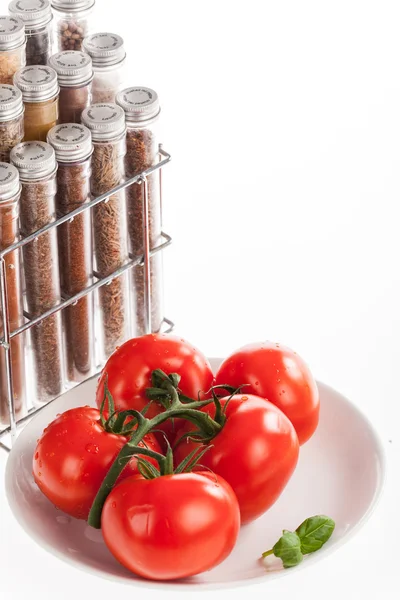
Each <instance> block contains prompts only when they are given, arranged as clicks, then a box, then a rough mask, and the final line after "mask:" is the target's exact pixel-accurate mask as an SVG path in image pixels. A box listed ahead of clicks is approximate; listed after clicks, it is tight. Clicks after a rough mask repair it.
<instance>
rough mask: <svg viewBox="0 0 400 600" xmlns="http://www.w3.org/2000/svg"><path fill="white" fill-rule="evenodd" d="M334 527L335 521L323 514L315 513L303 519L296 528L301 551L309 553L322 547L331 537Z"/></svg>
mask: <svg viewBox="0 0 400 600" xmlns="http://www.w3.org/2000/svg"><path fill="white" fill-rule="evenodd" d="M334 529H335V521H333V519H330V518H329V517H326V516H325V515H316V516H315V517H310V518H309V519H306V520H305V521H303V523H302V524H301V525H300V526H299V527H298V528H297V529H296V533H297V535H298V537H299V538H300V542H301V551H302V553H303V554H310V553H311V552H316V551H317V550H319V549H320V548H322V546H323V545H324V544H325V542H327V541H328V540H329V538H330V537H331V535H332V533H333V530H334Z"/></svg>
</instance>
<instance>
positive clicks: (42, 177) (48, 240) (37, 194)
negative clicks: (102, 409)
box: [11, 142, 64, 402]
mask: <svg viewBox="0 0 400 600" xmlns="http://www.w3.org/2000/svg"><path fill="white" fill-rule="evenodd" d="M11 162H12V163H13V164H14V165H15V166H16V167H17V168H18V170H19V175H20V181H21V183H22V193H21V199H20V226H21V234H22V235H23V236H27V235H30V234H31V233H34V232H35V231H37V230H38V229H40V228H41V227H44V226H45V225H48V224H49V223H53V222H54V220H55V218H56V209H55V194H56V172H57V163H56V159H55V153H54V150H53V148H52V147H51V146H50V145H49V144H46V143H45V142H22V143H21V144H19V145H18V146H16V147H15V148H13V149H12V151H11ZM23 264H24V274H25V289H26V308H27V311H28V313H29V315H30V317H31V318H32V317H39V316H41V315H43V314H44V312H45V311H47V310H49V309H51V308H54V306H56V305H57V304H59V303H60V301H61V293H60V275H59V265H58V248H57V231H56V229H55V228H53V229H51V230H50V231H48V232H47V233H45V234H43V235H41V236H39V237H37V238H36V239H35V240H34V241H33V242H31V243H29V244H27V245H26V246H24V248H23ZM30 331H31V342H32V348H33V358H34V366H35V374H36V394H35V395H36V401H37V402H46V401H48V400H50V399H51V398H54V397H55V396H58V395H59V394H61V392H62V391H63V388H64V368H63V352H62V329H61V315H60V313H59V312H57V313H55V314H54V315H52V316H51V317H48V318H45V319H43V320H42V321H41V322H40V323H39V324H38V325H35V326H34V327H33V328H32V329H31V330H30Z"/></svg>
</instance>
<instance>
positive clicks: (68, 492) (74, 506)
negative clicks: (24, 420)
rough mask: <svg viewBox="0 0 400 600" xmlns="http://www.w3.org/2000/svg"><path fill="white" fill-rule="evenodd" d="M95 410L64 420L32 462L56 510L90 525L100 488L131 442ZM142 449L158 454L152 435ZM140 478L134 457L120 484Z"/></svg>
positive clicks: (78, 411) (44, 440)
mask: <svg viewBox="0 0 400 600" xmlns="http://www.w3.org/2000/svg"><path fill="white" fill-rule="evenodd" d="M112 430H113V428H112V422H111V423H109V424H108V425H107V424H106V421H103V423H102V418H101V413H100V411H99V410H97V409H96V408H90V407H89V406H82V407H79V408H72V409H70V410H68V411H66V412H64V413H63V414H61V415H59V416H58V417H57V418H56V419H55V420H54V421H52V423H50V425H48V427H46V429H45V430H44V432H43V434H42V436H41V438H40V439H39V441H38V444H37V446H36V449H35V452H34V456H33V476H34V479H35V482H36V484H37V485H38V487H39V489H40V490H41V491H42V492H43V494H44V495H45V496H46V497H47V498H48V499H49V500H50V502H52V503H53V504H54V505H55V506H57V508H59V509H60V510H62V511H64V512H65V513H67V514H68V515H71V516H72V517H75V518H77V519H87V518H88V515H89V511H90V507H91V506H92V504H93V501H94V499H95V497H96V494H97V493H98V491H99V488H100V486H101V483H102V482H103V480H104V478H105V476H106V475H107V472H108V470H109V468H110V467H111V465H112V464H113V462H114V460H115V458H116V457H117V455H118V453H119V452H120V450H121V449H122V448H123V447H124V446H125V444H126V443H127V441H128V439H129V438H128V436H125V435H120V434H115V433H112ZM140 445H141V446H142V447H143V448H144V447H146V448H151V449H152V450H154V451H159V450H160V447H159V444H158V442H157V440H156V439H155V437H154V435H153V434H151V433H150V434H147V435H146V436H145V437H144V439H143V441H141V442H140ZM135 473H138V468H137V457H132V458H131V459H130V461H129V463H128V464H127V466H126V468H125V470H124V471H123V472H122V473H121V474H120V478H119V479H121V478H124V477H129V476H130V475H133V474H135Z"/></svg>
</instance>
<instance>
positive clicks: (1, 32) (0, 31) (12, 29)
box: [0, 16, 26, 84]
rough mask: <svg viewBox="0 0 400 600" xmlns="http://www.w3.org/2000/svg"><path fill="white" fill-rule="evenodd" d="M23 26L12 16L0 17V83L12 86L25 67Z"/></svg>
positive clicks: (19, 20) (21, 22)
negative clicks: (17, 74) (16, 76)
mask: <svg viewBox="0 0 400 600" xmlns="http://www.w3.org/2000/svg"><path fill="white" fill-rule="evenodd" d="M25 46H26V41H25V25H24V23H23V21H21V19H18V17H13V16H0V83H7V84H12V82H13V79H14V74H15V73H16V72H17V71H18V69H21V67H24V66H25V64H26V63H25V60H26V58H25Z"/></svg>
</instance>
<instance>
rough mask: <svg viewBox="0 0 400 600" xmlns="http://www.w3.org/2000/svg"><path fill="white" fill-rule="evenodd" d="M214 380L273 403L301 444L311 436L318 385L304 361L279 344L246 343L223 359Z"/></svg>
mask: <svg viewBox="0 0 400 600" xmlns="http://www.w3.org/2000/svg"><path fill="white" fill-rule="evenodd" d="M216 381H217V383H219V384H224V383H228V384H229V385H232V386H239V385H241V384H242V383H247V384H250V385H249V386H248V387H245V388H243V390H242V392H246V393H249V394H257V396H262V397H263V398H266V399H267V400H269V401H270V402H272V404H276V406H278V407H279V408H280V409H281V410H282V411H283V412H284V413H285V415H286V416H287V417H288V418H289V419H290V420H291V422H292V423H293V425H294V428H295V429H296V432H297V435H298V438H299V442H300V444H304V442H306V441H307V440H308V439H309V438H310V437H311V436H312V434H313V433H314V431H315V430H316V428H317V425H318V419H319V394H318V388H317V384H316V383H315V380H314V378H313V376H312V374H311V371H310V369H309V368H308V367H307V365H306V363H305V362H304V360H303V359H302V358H301V357H300V356H299V355H298V354H296V352H293V350H290V348H287V347H286V346H281V345H280V344H274V343H272V342H262V343H257V344H249V345H248V346H244V347H243V348H240V350H237V352H234V353H233V354H232V355H231V356H229V357H228V358H227V359H225V360H224V362H223V363H222V365H221V366H220V368H219V369H218V372H217V376H216Z"/></svg>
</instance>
